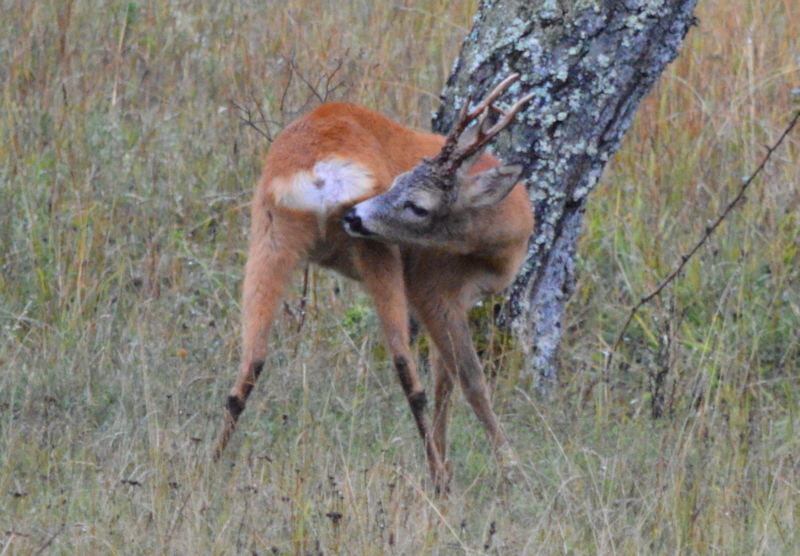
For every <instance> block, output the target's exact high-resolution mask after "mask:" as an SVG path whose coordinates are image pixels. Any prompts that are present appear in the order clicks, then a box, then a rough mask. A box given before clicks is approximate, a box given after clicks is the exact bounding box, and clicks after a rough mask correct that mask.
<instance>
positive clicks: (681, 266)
mask: <svg viewBox="0 0 800 556" xmlns="http://www.w3.org/2000/svg"><path fill="white" fill-rule="evenodd" d="M798 120H800V111H798V112H796V113H795V115H794V117H793V118H792V120H791V121H790V122H789V125H788V126H786V129H785V130H784V131H783V133H782V134H781V136H780V137H779V138H778V140H777V141H776V142H775V144H774V145H772V146H771V147H770V146H767V154H766V155H765V156H764V158H763V159H762V160H761V163H760V164H759V165H758V167H757V168H756V169H755V171H754V172H753V173H752V174H751V175H750V177H748V178H747V179H746V180H745V181H744V182H743V183H742V185H741V187H740V188H739V192H738V193H737V194H736V196H735V197H734V198H733V200H732V201H731V202H730V203H728V205H727V206H726V207H725V209H724V210H723V211H722V213H721V214H720V215H719V216H718V217H717V219H716V220H715V221H714V223H713V224H711V225H709V226H706V229H705V232H704V233H703V235H702V236H701V237H700V239H699V240H698V242H697V243H696V244H695V245H694V247H692V249H691V250H689V252H688V253H686V254H684V255H682V256H681V261H680V263H678V266H676V267H675V269H674V270H673V271H672V272H670V273H669V274H668V275H667V277H666V278H664V279H663V280H662V281H661V283H660V284H658V286H656V288H655V289H654V290H653V291H651V292H650V293H648V294H647V295H645V296H643V297H642V298H641V299H640V300H639V302H638V303H637V304H636V305H634V306H633V308H631V311H630V313H629V314H628V318H627V320H625V324H623V325H622V330H620V332H619V335H618V336H617V339H616V341H615V342H614V345H613V346H612V348H611V351H610V352H609V355H608V358H607V359H606V364H605V373H608V372H609V370H610V369H611V364H612V362H613V360H614V354H615V353H616V351H617V349H619V346H620V344H621V343H622V339H623V338H624V336H625V332H626V331H627V330H628V326H630V324H631V321H633V319H634V317H635V316H636V314H637V313H638V312H639V309H641V308H642V307H643V306H644V305H646V304H647V303H649V302H650V301H652V300H653V299H654V298H655V297H657V296H658V295H660V294H661V292H662V291H664V288H666V287H667V286H668V285H669V284H671V283H672V282H673V281H674V280H675V278H676V277H677V276H678V275H679V274H680V273H681V271H683V269H684V267H685V266H686V264H687V263H688V262H689V261H690V260H691V258H692V257H693V256H694V255H695V253H697V251H698V250H699V249H700V248H701V247H702V246H703V245H704V244H705V242H706V241H707V240H708V238H709V237H711V234H713V233H714V232H715V231H716V230H717V228H719V226H720V224H722V222H723V221H724V220H725V218H727V217H728V214H730V213H731V211H732V210H733V209H734V207H735V206H736V205H737V204H739V203H740V202H741V201H742V200H743V199H744V194H745V193H746V192H747V189H748V188H749V187H750V185H751V184H752V183H753V181H755V179H756V177H758V175H759V174H760V173H761V172H762V170H764V167H765V166H766V165H767V162H769V159H770V158H772V154H773V153H774V152H775V151H776V150H777V149H778V147H780V146H781V144H782V143H783V141H784V139H786V137H787V136H788V135H789V133H791V132H792V130H793V129H794V127H795V126H796V125H797V122H798Z"/></svg>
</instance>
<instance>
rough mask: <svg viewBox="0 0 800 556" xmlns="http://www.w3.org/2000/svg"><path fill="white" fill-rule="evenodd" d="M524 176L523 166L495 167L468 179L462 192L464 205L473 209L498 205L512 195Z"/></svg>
mask: <svg viewBox="0 0 800 556" xmlns="http://www.w3.org/2000/svg"><path fill="white" fill-rule="evenodd" d="M520 174H522V166H521V165H519V164H514V165H510V166H495V167H494V168H489V169H488V170H486V171H485V172H481V173H480V174H476V175H474V176H469V177H467V178H466V180H467V183H466V184H464V189H463V191H462V195H463V197H462V198H463V199H464V204H465V205H466V206H468V207H471V208H480V207H488V206H492V205H496V204H497V203H499V202H500V201H502V200H503V199H505V198H506V195H508V194H509V193H511V190H512V189H514V186H515V185H516V184H517V181H519V176H520Z"/></svg>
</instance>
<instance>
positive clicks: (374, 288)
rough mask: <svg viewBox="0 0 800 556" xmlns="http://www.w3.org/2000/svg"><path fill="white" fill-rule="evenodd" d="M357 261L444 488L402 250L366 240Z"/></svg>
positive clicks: (440, 488) (436, 483)
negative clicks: (413, 336) (413, 341)
mask: <svg viewBox="0 0 800 556" xmlns="http://www.w3.org/2000/svg"><path fill="white" fill-rule="evenodd" d="M358 264H359V271H360V274H361V277H362V279H363V281H364V285H365V286H366V288H367V290H368V291H369V293H370V295H371V296H372V298H373V300H374V302H375V309H376V311H377V313H378V318H379V319H380V321H381V325H382V327H383V331H384V335H385V337H386V344H387V346H388V348H389V351H390V353H391V354H392V362H393V363H394V367H395V371H396V373H397V378H398V380H399V381H400V384H401V386H402V387H403V392H404V393H405V396H406V399H407V400H408V405H409V406H410V408H411V413H412V414H413V416H414V421H415V422H416V425H417V430H418V431H419V435H420V437H421V438H422V441H423V444H424V447H425V454H426V457H427V460H428V466H429V467H430V471H431V477H432V479H433V483H434V487H435V488H436V490H437V491H439V492H442V491H444V490H446V489H447V483H448V481H449V476H448V474H447V472H446V470H445V467H444V465H443V463H442V458H441V457H440V455H439V452H438V450H437V446H436V444H435V442H434V440H433V437H432V435H431V428H430V426H429V424H428V421H427V418H426V416H425V407H426V405H427V396H426V394H425V389H424V388H423V386H422V383H421V382H420V380H419V375H418V373H417V367H416V363H415V360H414V356H413V355H412V353H411V348H410V345H409V329H408V328H409V326H408V325H409V318H408V304H407V301H406V297H405V286H404V280H403V268H402V262H401V260H400V254H399V251H398V249H397V247H396V246H390V245H386V244H382V243H376V242H364V243H362V244H361V245H360V249H359V253H358Z"/></svg>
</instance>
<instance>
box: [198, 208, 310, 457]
mask: <svg viewBox="0 0 800 556" xmlns="http://www.w3.org/2000/svg"><path fill="white" fill-rule="evenodd" d="M269 222H270V223H271V219H270V220H269ZM259 231H260V232H261V234H260V235H256V233H257V231H256V230H255V226H254V230H253V232H254V235H253V238H252V239H251V242H250V250H249V252H248V255H247V264H246V266H245V277H244V285H243V288H242V359H241V367H240V370H239V375H238V376H237V378H236V382H235V384H234V385H233V388H231V390H230V393H229V394H228V401H227V409H228V413H227V415H226V417H225V426H224V428H223V430H222V434H221V435H220V437H219V440H218V441H217V445H216V447H215V449H214V460H218V459H219V457H220V456H221V454H222V451H223V450H224V449H225V446H226V445H227V444H228V440H230V437H231V435H232V434H233V431H234V430H235V429H236V422H237V421H238V419H239V415H241V413H242V411H244V407H245V404H246V402H247V398H248V397H249V396H250V392H251V391H252V390H253V386H254V385H255V383H256V380H258V376H259V375H260V374H261V371H262V370H263V368H264V362H265V361H266V356H267V347H268V343H269V334H270V330H271V329H272V323H273V321H274V320H275V312H276V310H277V308H278V305H279V303H280V301H281V299H282V297H283V292H284V289H285V287H286V283H287V282H288V281H289V278H290V276H291V274H292V271H293V270H294V268H295V267H296V266H297V263H298V261H299V260H300V259H301V258H302V256H303V255H304V254H305V252H304V247H303V246H302V245H299V244H298V243H296V242H295V243H292V242H286V241H283V240H282V238H281V236H280V235H278V234H279V233H280V230H279V229H276V226H270V227H269V228H268V229H267V230H266V233H265V231H264V230H263V229H262V230H259ZM292 239H294V240H297V239H298V237H297V234H295V236H294V237H293V238H292Z"/></svg>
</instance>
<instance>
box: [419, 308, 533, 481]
mask: <svg viewBox="0 0 800 556" xmlns="http://www.w3.org/2000/svg"><path fill="white" fill-rule="evenodd" d="M421 313H422V314H421V316H422V319H423V322H424V324H425V328H426V329H427V330H428V333H429V334H430V335H431V339H432V340H433V342H434V344H435V345H436V348H437V350H438V352H439V357H441V358H442V367H444V368H445V369H443V370H450V372H451V373H452V372H453V371H454V372H455V375H456V377H457V378H458V381H459V383H460V385H461V389H462V391H463V392H464V397H465V398H466V399H467V402H469V404H470V406H472V410H473V411H474V412H475V415H476V416H477V417H478V420H479V421H480V422H481V425H482V426H483V428H484V430H485V431H486V435H487V436H488V437H489V441H490V442H491V445H492V448H493V450H494V455H495V457H496V458H497V462H498V464H499V466H500V468H501V470H503V472H504V473H506V474H507V475H511V474H513V473H514V469H515V468H516V467H517V457H516V455H515V454H514V451H513V449H512V448H511V445H510V444H509V442H508V439H507V438H506V436H505V434H504V433H503V431H502V429H501V427H500V421H499V420H498V418H497V415H495V412H494V410H493V409H492V406H491V402H490V401H489V390H488V388H487V386H486V381H485V379H484V376H483V369H482V368H481V365H480V360H479V359H478V354H477V353H475V347H474V345H473V343H472V335H471V333H470V330H469V322H468V320H467V314H466V311H462V310H460V309H458V308H446V307H442V302H439V303H428V304H426V306H425V308H423V309H422V311H421ZM453 378H455V377H453ZM451 380H452V379H451ZM444 411H445V415H446V410H444ZM437 418H439V417H438V416H437ZM445 418H446V417H445ZM442 426H443V427H444V426H445V425H442ZM442 435H444V430H443V431H442ZM442 440H444V439H442Z"/></svg>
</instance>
